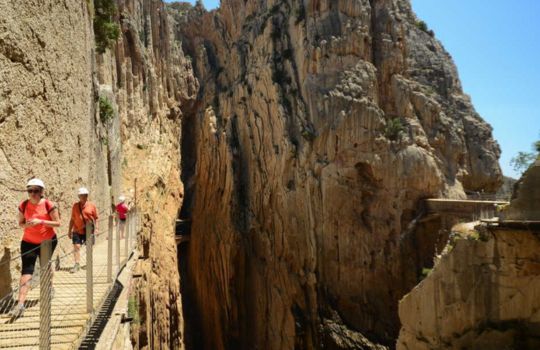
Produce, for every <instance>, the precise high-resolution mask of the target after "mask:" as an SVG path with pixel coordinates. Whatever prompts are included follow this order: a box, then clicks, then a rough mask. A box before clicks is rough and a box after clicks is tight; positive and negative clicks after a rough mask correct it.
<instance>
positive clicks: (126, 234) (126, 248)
mask: <svg viewBox="0 0 540 350" xmlns="http://www.w3.org/2000/svg"><path fill="white" fill-rule="evenodd" d="M130 223H131V213H128V217H127V219H126V224H125V226H124V234H125V236H124V253H125V255H126V261H127V259H128V241H129V234H130V232H129V231H130V228H129V225H130Z"/></svg>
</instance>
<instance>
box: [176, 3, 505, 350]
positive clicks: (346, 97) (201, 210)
mask: <svg viewBox="0 0 540 350" xmlns="http://www.w3.org/2000/svg"><path fill="white" fill-rule="evenodd" d="M183 18H184V22H182V23H181V25H180V26H179V27H178V31H179V32H180V34H179V36H180V37H181V38H182V40H183V45H184V48H185V50H186V53H187V54H189V55H190V56H191V58H192V60H193V64H194V70H195V74H196V76H197V78H198V79H199V81H200V83H201V90H202V91H201V94H200V96H201V102H200V104H199V105H198V108H196V109H195V110H194V112H193V113H192V114H191V115H189V116H188V118H191V120H193V121H194V122H195V123H197V124H196V125H197V126H196V128H195V131H196V134H195V135H192V136H191V137H190V138H191V143H192V145H191V147H193V149H196V153H195V158H196V160H195V161H194V166H193V176H191V177H190V178H189V179H187V181H188V183H189V186H188V188H189V189H188V190H187V192H188V193H187V195H188V196H190V197H192V198H193V201H192V204H190V206H189V208H184V209H185V212H186V213H191V217H192V219H193V223H192V238H191V241H190V243H189V245H190V246H189V261H188V263H187V265H188V268H189V275H188V276H187V278H188V283H190V285H191V286H193V288H194V289H195V291H196V293H195V302H196V306H197V308H198V311H199V314H200V316H201V323H202V328H203V333H204V334H205V337H204V342H205V343H204V345H205V346H206V348H213V349H224V348H260V349H292V348H313V347H316V346H323V344H325V345H326V346H334V345H335V344H336V342H334V341H332V338H333V336H334V334H335V333H336V332H337V331H336V330H343V332H342V334H345V333H346V332H344V330H345V329H346V330H347V331H351V332H358V333H361V334H360V335H363V336H365V337H367V338H368V339H369V340H370V341H373V342H379V343H382V344H387V345H390V344H393V343H394V341H395V338H396V337H397V331H398V328H399V321H398V318H397V301H398V300H399V299H400V298H401V297H402V296H403V295H404V294H405V293H406V292H407V291H409V290H410V289H411V288H412V287H413V286H414V285H415V284H416V283H417V275H418V273H419V270H420V268H421V266H422V264H423V262H424V261H425V258H426V257H429V256H432V255H433V246H430V247H428V248H427V250H426V251H417V249H416V247H415V242H414V241H413V239H412V237H414V235H403V233H404V232H406V230H407V227H408V225H409V224H410V223H411V221H412V220H413V219H414V218H415V217H416V216H418V215H419V210H418V204H419V201H420V200H421V199H423V198H427V197H441V196H446V197H452V198H464V197H465V194H464V190H471V191H473V190H485V191H492V190H495V189H496V188H497V187H498V185H499V184H500V182H501V173H500V169H499V167H498V164H497V159H498V156H499V148H498V146H497V144H496V143H495V141H494V140H493V139H492V135H491V128H490V127H489V126H488V125H487V124H486V123H485V122H484V121H482V119H481V118H480V117H479V116H478V114H477V113H476V112H475V111H474V109H473V107H472V105H471V103H470V100H469V98H468V97H467V96H466V95H464V94H463V92H462V90H461V86H460V83H459V80H458V77H457V73H456V68H455V66H454V65H453V63H452V61H451V59H450V57H449V55H448V54H447V53H446V52H445V51H444V49H443V48H442V46H441V44H440V43H439V42H438V41H437V40H436V39H434V38H433V37H431V36H430V35H429V33H426V32H423V31H421V30H420V29H419V28H418V27H417V26H416V20H417V19H416V17H415V16H414V14H413V13H412V11H411V8H410V4H409V2H408V1H389V0H372V1H367V0H365V1H345V0H343V1H341V0H338V1H335V0H332V1H329V0H328V1H324V0H318V1H315V0H313V1H303V2H299V1H253V0H247V1H245V0H224V1H222V3H221V8H220V9H219V10H218V11H215V12H211V13H205V12H204V11H202V9H200V8H196V9H195V10H192V11H190V12H188V14H187V15H185V14H184V15H183ZM413 229H414V227H413ZM409 231H410V230H409ZM342 326H343V328H341V327H342ZM358 339H361V338H360V337H358ZM330 343H332V345H331V344H330ZM341 344H345V345H343V347H342V348H354V346H353V345H347V342H345V341H343V342H342V343H341ZM350 344H352V343H350Z"/></svg>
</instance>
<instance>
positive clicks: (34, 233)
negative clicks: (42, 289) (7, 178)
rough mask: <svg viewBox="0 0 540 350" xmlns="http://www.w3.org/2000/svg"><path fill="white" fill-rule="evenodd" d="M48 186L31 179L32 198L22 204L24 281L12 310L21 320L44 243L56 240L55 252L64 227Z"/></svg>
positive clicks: (21, 226)
mask: <svg viewBox="0 0 540 350" xmlns="http://www.w3.org/2000/svg"><path fill="white" fill-rule="evenodd" d="M44 190H45V184H44V183H43V181H41V180H40V179H36V178H34V179H31V180H30V181H28V183H27V184H26V191H27V192H28V199H26V200H24V201H22V202H21V204H19V214H18V221H19V227H20V228H22V229H23V230H24V234H23V237H22V240H21V260H22V269H21V279H20V284H19V286H20V288H19V299H18V303H17V304H16V305H15V306H14V307H13V309H11V311H10V312H9V315H10V316H11V317H21V316H22V315H23V313H24V302H25V300H26V295H27V293H28V287H29V282H30V280H31V279H32V274H33V273H34V267H35V264H36V260H37V258H38V257H39V255H40V246H41V243H42V242H43V241H46V240H52V250H53V251H54V249H55V248H56V244H57V243H58V242H57V239H56V232H55V229H54V228H55V227H58V226H60V216H59V215H58V210H57V208H56V206H55V205H54V203H53V202H51V201H50V200H48V199H46V198H45V197H44V196H43V191H44Z"/></svg>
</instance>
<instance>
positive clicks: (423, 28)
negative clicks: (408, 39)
mask: <svg viewBox="0 0 540 350" xmlns="http://www.w3.org/2000/svg"><path fill="white" fill-rule="evenodd" d="M416 28H418V29H420V30H421V31H423V32H425V33H428V34H429V35H430V36H432V37H433V36H435V33H434V32H433V30H431V29H429V28H428V25H427V23H426V22H424V21H416Z"/></svg>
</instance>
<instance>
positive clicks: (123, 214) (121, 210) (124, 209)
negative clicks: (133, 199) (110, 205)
mask: <svg viewBox="0 0 540 350" xmlns="http://www.w3.org/2000/svg"><path fill="white" fill-rule="evenodd" d="M125 202H126V197H125V196H124V195H120V196H119V197H118V204H117V205H116V212H117V213H118V226H119V231H120V239H123V238H124V232H125V227H126V219H127V215H128V212H129V207H128V206H127V205H126V203H125Z"/></svg>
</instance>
